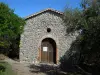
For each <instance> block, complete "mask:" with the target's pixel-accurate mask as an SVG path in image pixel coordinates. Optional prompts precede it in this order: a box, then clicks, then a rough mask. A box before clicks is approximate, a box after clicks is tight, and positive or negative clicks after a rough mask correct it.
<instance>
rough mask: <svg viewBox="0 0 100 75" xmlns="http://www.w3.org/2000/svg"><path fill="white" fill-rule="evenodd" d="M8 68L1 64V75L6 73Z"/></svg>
mask: <svg viewBox="0 0 100 75" xmlns="http://www.w3.org/2000/svg"><path fill="white" fill-rule="evenodd" d="M5 69H6V67H5V66H4V65H2V64H0V73H1V72H5Z"/></svg>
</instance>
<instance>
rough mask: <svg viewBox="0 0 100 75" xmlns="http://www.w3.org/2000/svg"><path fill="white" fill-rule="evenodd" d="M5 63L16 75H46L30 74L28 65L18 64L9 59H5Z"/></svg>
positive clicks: (43, 74) (40, 74)
mask: <svg viewBox="0 0 100 75" xmlns="http://www.w3.org/2000/svg"><path fill="white" fill-rule="evenodd" d="M5 61H6V62H8V63H9V64H10V65H11V66H12V70H13V71H14V72H15V73H16V74H17V75H46V74H45V73H41V72H39V73H33V72H31V68H30V67H29V65H30V64H29V63H20V62H17V61H14V60H11V59H8V58H6V59H5Z"/></svg>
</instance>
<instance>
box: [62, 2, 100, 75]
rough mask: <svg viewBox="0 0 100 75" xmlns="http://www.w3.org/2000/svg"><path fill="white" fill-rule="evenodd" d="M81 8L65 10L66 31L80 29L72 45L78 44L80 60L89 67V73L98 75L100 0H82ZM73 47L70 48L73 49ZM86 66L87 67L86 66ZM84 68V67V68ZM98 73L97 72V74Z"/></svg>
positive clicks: (99, 66) (99, 60)
mask: <svg viewBox="0 0 100 75" xmlns="http://www.w3.org/2000/svg"><path fill="white" fill-rule="evenodd" d="M81 6H82V10H77V11H76V10H70V11H69V9H68V8H67V10H65V16H64V22H65V24H66V27H67V32H69V33H70V32H74V31H76V30H81V34H80V35H79V36H78V38H77V40H76V41H74V42H73V44H72V46H78V51H79V52H80V54H81V55H80V57H82V59H81V60H82V61H80V63H81V65H83V64H84V66H81V67H82V68H83V69H84V67H87V66H88V67H91V68H90V69H91V73H93V72H94V73H95V75H99V74H100V73H98V72H99V69H100V0H82V3H81ZM74 49H75V48H73V47H72V48H71V50H74ZM88 67H87V68H88ZM85 69H86V68H85ZM97 73H98V74H97Z"/></svg>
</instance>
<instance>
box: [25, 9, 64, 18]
mask: <svg viewBox="0 0 100 75" xmlns="http://www.w3.org/2000/svg"><path fill="white" fill-rule="evenodd" d="M46 11H52V12H55V13H58V14H60V15H63V12H60V11H57V10H54V9H51V8H48V9H45V10H42V11H40V12H37V13H35V14H32V15H29V16H27V17H25V19H26V20H27V19H29V18H32V17H34V16H37V15H39V14H41V13H44V12H46Z"/></svg>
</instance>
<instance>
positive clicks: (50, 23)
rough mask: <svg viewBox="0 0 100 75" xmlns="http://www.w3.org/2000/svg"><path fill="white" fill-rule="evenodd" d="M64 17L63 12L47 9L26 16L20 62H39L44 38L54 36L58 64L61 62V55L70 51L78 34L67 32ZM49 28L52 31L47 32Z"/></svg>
mask: <svg viewBox="0 0 100 75" xmlns="http://www.w3.org/2000/svg"><path fill="white" fill-rule="evenodd" d="M62 17H63V13H61V12H58V11H56V10H52V9H46V10H44V11H41V12H39V13H36V14H33V15H30V16H28V17H26V18H25V20H26V25H25V27H24V32H23V33H22V35H21V40H20V62H30V63H39V62H40V59H39V50H41V42H42V40H43V39H45V38H52V39H53V40H54V41H55V42H56V45H57V64H58V63H59V59H60V57H62V56H63V55H64V54H65V52H66V51H68V49H69V48H70V45H71V43H72V42H73V41H74V40H75V39H76V36H77V35H78V34H77V33H73V35H70V34H67V33H66V27H65V25H64V23H63V19H62ZM47 28H50V29H51V32H47Z"/></svg>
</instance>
